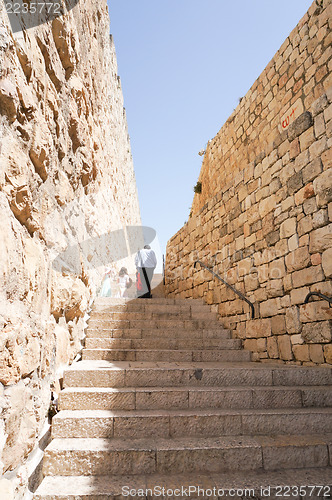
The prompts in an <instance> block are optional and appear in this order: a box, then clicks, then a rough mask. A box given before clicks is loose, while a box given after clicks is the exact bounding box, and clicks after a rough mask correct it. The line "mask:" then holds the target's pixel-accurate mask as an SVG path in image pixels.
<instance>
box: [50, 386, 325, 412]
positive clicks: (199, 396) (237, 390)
mask: <svg viewBox="0 0 332 500" xmlns="http://www.w3.org/2000/svg"><path fill="white" fill-rule="evenodd" d="M59 406H60V409H61V410H67V409H70V408H71V409H73V410H84V409H86V410H88V409H96V410H97V409H100V410H109V409H112V410H116V409H118V410H120V409H121V410H136V409H137V410H141V409H147V410H148V409H186V408H192V409H193V408H200V409H202V408H204V407H206V408H220V409H243V408H248V409H268V408H270V409H273V408H274V409H277V408H301V407H304V408H312V407H332V390H331V387H329V386H328V387H325V386H321V387H320V386H318V387H305V388H298V387H289V386H288V387H286V388H285V387H282V386H273V387H264V386H256V387H248V386H244V387H243V386H240V387H210V386H205V387H188V386H186V387H179V388H177V387H118V388H115V387H112V388H108V387H99V388H96V387H95V386H94V387H67V388H66V389H64V390H63V391H62V392H61V393H60V396H59Z"/></svg>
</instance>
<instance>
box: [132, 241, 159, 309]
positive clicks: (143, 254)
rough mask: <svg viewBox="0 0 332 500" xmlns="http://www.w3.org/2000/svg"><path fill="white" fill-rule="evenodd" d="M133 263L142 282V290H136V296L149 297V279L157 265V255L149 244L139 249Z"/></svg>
mask: <svg viewBox="0 0 332 500" xmlns="http://www.w3.org/2000/svg"><path fill="white" fill-rule="evenodd" d="M135 265H136V268H137V272H138V273H139V277H140V280H141V283H142V290H138V297H139V298H142V299H151V298H152V294H151V281H152V277H153V273H154V270H155V268H156V265H157V257H156V254H155V253H154V251H153V250H152V249H151V247H150V246H149V245H145V246H144V248H143V249H142V250H139V251H138V252H137V254H136V257H135Z"/></svg>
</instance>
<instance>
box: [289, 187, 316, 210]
mask: <svg viewBox="0 0 332 500" xmlns="http://www.w3.org/2000/svg"><path fill="white" fill-rule="evenodd" d="M313 196H315V191H314V187H313V184H312V183H309V184H307V185H306V186H304V187H303V188H302V189H300V190H299V191H298V192H297V193H295V196H294V199H295V204H296V205H302V204H303V203H304V201H305V200H308V199H310V198H312V197H313Z"/></svg>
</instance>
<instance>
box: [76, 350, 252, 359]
mask: <svg viewBox="0 0 332 500" xmlns="http://www.w3.org/2000/svg"><path fill="white" fill-rule="evenodd" d="M93 359H100V360H109V361H189V362H190V361H193V362H194V361H201V362H204V361H250V359H251V353H250V351H244V350H241V349H214V350H207V351H206V350H204V349H100V348H96V349H84V351H83V360H93Z"/></svg>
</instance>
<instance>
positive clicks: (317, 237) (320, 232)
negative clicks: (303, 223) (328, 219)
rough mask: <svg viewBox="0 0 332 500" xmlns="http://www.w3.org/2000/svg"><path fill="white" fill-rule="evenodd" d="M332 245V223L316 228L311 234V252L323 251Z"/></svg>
mask: <svg viewBox="0 0 332 500" xmlns="http://www.w3.org/2000/svg"><path fill="white" fill-rule="evenodd" d="M331 246H332V224H329V225H327V226H324V227H321V228H319V229H315V230H314V231H312V232H311V234H310V243H309V252H310V253H317V252H323V251H324V250H326V249H327V248H330V247H331Z"/></svg>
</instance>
